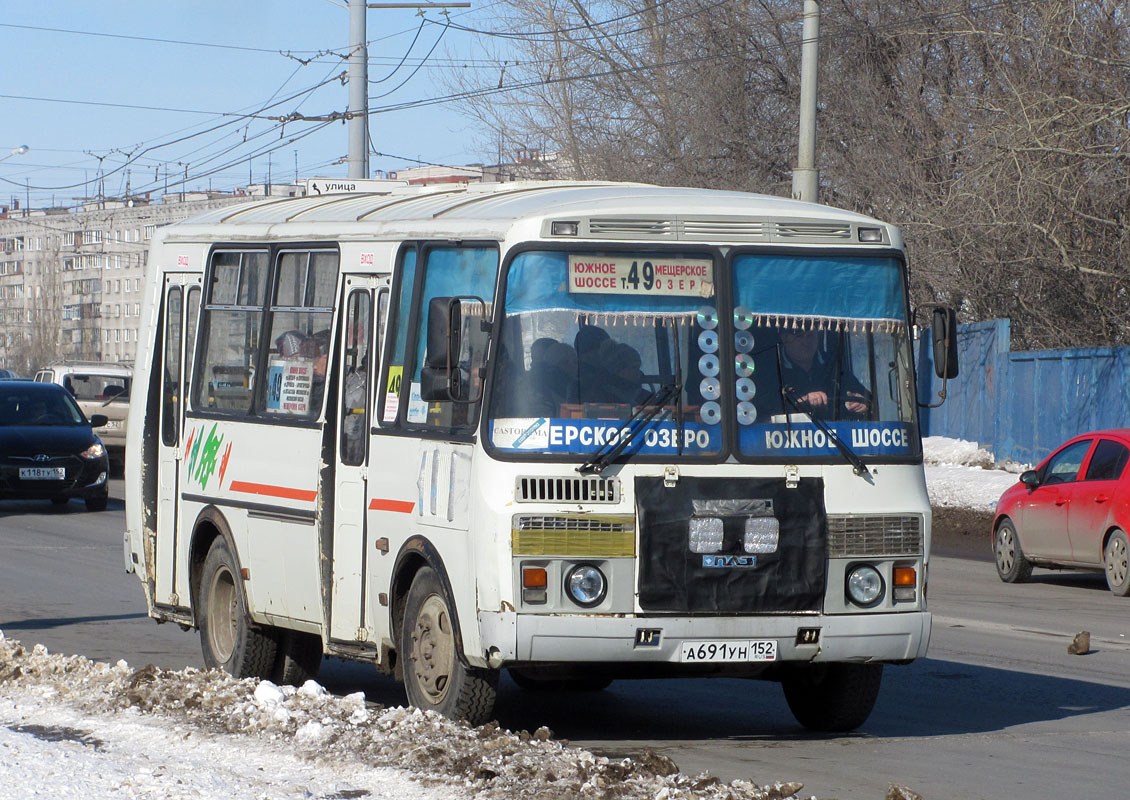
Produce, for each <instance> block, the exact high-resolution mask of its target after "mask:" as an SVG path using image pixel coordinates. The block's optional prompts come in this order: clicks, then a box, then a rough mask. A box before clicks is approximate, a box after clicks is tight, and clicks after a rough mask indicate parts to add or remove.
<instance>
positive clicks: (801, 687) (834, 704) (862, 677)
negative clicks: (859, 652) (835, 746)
mask: <svg viewBox="0 0 1130 800" xmlns="http://www.w3.org/2000/svg"><path fill="white" fill-rule="evenodd" d="M882 680H883V665H882V664H804V665H797V666H794V667H791V668H790V671H789V672H788V674H787V675H786V676H785V677H784V678H783V679H782V680H781V687H782V688H783V689H784V690H785V700H786V701H787V702H788V704H789V710H790V711H792V712H793V716H794V717H796V721H797V722H799V723H800V724H801V725H803V726H804V727H806V728H808V729H809V730H810V731H821V732H824V733H843V732H846V731H852V730H855V729H856V728H858V727H859V726H860V725H862V724H863V723H864V722H866V721H867V718H868V717H869V716H871V710H872V709H873V708H874V707H875V700H876V698H878V697H879V684H880V683H881V682H882Z"/></svg>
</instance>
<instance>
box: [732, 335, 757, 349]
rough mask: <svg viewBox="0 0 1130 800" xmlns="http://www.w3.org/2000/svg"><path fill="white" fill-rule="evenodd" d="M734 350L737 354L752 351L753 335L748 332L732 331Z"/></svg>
mask: <svg viewBox="0 0 1130 800" xmlns="http://www.w3.org/2000/svg"><path fill="white" fill-rule="evenodd" d="M734 348H735V349H736V350H737V351H738V352H739V353H748V352H749V351H750V350H752V349H753V334H752V333H750V332H749V331H734Z"/></svg>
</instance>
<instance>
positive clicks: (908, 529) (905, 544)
mask: <svg viewBox="0 0 1130 800" xmlns="http://www.w3.org/2000/svg"><path fill="white" fill-rule="evenodd" d="M921 554H922V518H921V517H919V516H914V515H874V516H858V517H852V516H831V515H829V517H828V557H829V558H847V557H850V556H917V555H921Z"/></svg>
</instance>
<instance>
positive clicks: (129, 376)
mask: <svg viewBox="0 0 1130 800" xmlns="http://www.w3.org/2000/svg"><path fill="white" fill-rule="evenodd" d="M35 380H36V381H38V382H40V383H57V384H59V385H60V386H63V387H64V388H65V389H67V391H69V392H70V393H71V394H72V395H73V396H74V398H75V400H77V401H78V404H79V406H81V407H82V411H83V413H84V414H86V416H87V417H90V415H91V414H105V415H106V417H107V418H108V419H109V422H107V423H106V425H105V427H102V428H99V429H98V436H99V438H101V439H102V444H104V445H105V446H106V450H107V451H108V452H109V454H110V459H111V461H114V462H116V464H117V466H118V467H119V468H120V466H121V465H122V464H123V463H124V462H125V447H126V423H127V422H128V420H129V394H130V385H131V384H132V383H133V369H132V368H131V367H128V366H125V365H124V364H116V363H104V362H101V361H70V362H65V363H60V364H51V365H50V366H46V367H43V368H41V369H40V370H39V371H38V372H36V373H35Z"/></svg>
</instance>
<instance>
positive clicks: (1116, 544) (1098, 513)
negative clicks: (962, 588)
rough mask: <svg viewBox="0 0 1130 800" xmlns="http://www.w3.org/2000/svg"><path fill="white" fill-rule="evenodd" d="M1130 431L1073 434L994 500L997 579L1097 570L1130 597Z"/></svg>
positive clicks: (1017, 579)
mask: <svg viewBox="0 0 1130 800" xmlns="http://www.w3.org/2000/svg"><path fill="white" fill-rule="evenodd" d="M1128 461H1130V429H1122V430H1112V431H1095V432H1094V433H1085V434H1083V435H1082V436H1076V437H1075V438H1074V439H1072V440H1071V441H1069V442H1067V443H1066V444H1064V445H1063V446H1062V447H1060V448H1059V449H1058V450H1056V451H1055V452H1054V453H1052V454H1051V455H1050V456H1048V457H1047V458H1046V459H1044V461H1043V463H1042V464H1040V466H1039V467H1038V468H1036V469H1033V470H1028V471H1027V472H1024V473H1022V474H1021V475H1020V483H1018V484H1016V485H1015V486H1013V487H1011V488H1009V489H1008V490H1006V491H1005V493H1004V494H1002V495H1001V499H1000V501H999V502H998V503H997V515H996V518H995V519H994V520H993V554H994V556H995V557H996V562H997V573H998V574H999V575H1000V577H1001V580H1002V581H1006V582H1008V583H1019V582H1022V581H1025V580H1027V579H1028V576H1030V575H1031V574H1032V567H1033V566H1037V567H1069V568H1072V569H1101V570H1103V571H1104V572H1105V573H1106V582H1107V585H1108V586H1109V587H1110V590H1111V591H1112V592H1114V594H1116V595H1118V596H1119V597H1125V596H1126V595H1130V564H1128V556H1130V539H1127V531H1130V470H1128V469H1126V464H1127V462H1128Z"/></svg>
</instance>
